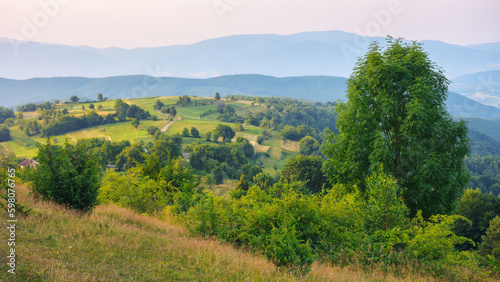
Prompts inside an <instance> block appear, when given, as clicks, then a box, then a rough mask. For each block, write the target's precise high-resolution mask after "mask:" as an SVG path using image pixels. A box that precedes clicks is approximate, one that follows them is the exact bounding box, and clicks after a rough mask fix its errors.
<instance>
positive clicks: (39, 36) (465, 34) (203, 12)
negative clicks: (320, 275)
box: [0, 0, 500, 48]
mask: <svg viewBox="0 0 500 282" xmlns="http://www.w3.org/2000/svg"><path fill="white" fill-rule="evenodd" d="M499 12H500V1H498V0H474V1H472V0H380V1H379V0H343V1H341V0H337V1H335V0H308V1H306V0H141V1H136V0H0V37H11V38H17V39H24V40H31V41H39V42H49V43H59V44H68V45H88V46H93V47H111V46H116V47H122V48H135V47H150V46H151V47H153V46H167V45H174V44H189V43H194V42H198V41H201V40H204V39H209V38H215V37H221V36H226V35H232V34H260V33H277V34H292V33H297V32H303V31H323V30H343V31H347V32H353V33H358V34H364V35H374V36H386V35H392V36H394V37H404V38H406V39H412V40H424V39H433V40H441V41H444V42H448V43H453V44H460V45H467V44H476V43H486V42H497V41H500V17H499Z"/></svg>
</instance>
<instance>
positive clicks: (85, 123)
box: [42, 99, 151, 137]
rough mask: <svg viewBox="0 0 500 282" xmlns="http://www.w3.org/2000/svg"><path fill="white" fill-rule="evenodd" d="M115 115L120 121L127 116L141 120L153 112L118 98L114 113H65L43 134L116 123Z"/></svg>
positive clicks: (43, 131) (43, 130) (45, 135)
mask: <svg viewBox="0 0 500 282" xmlns="http://www.w3.org/2000/svg"><path fill="white" fill-rule="evenodd" d="M115 117H116V118H118V121H125V120H126V119H127V118H130V119H138V120H140V119H147V118H150V117H151V114H150V113H149V112H147V111H145V110H144V109H142V108H140V107H139V106H137V105H128V104H127V103H125V102H123V101H122V100H121V99H118V100H116V102H115V113H114V114H108V115H106V116H105V117H103V116H101V115H99V114H97V113H96V112H94V111H91V112H90V113H88V114H84V115H83V116H81V117H75V116H68V115H63V116H60V117H59V118H57V119H55V120H54V121H53V122H50V123H48V124H47V126H46V127H45V128H43V129H42V136H44V137H48V136H53V135H59V134H64V133H66V132H69V131H74V130H80V129H84V128H88V127H93V126H98V125H103V124H108V123H114V122H116V119H115Z"/></svg>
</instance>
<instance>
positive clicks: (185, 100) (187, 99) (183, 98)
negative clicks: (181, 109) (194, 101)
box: [177, 95, 191, 106]
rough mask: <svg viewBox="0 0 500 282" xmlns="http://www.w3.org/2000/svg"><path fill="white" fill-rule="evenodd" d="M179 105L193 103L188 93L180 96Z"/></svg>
mask: <svg viewBox="0 0 500 282" xmlns="http://www.w3.org/2000/svg"><path fill="white" fill-rule="evenodd" d="M177 105H180V106H189V105H191V98H190V97H189V96H188V95H183V96H179V101H177Z"/></svg>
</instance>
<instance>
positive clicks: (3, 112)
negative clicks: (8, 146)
mask: <svg viewBox="0 0 500 282" xmlns="http://www.w3.org/2000/svg"><path fill="white" fill-rule="evenodd" d="M15 117H16V116H15V115H14V111H13V110H12V109H8V108H4V107H0V124H2V123H4V121H5V120H6V119H9V118H15Z"/></svg>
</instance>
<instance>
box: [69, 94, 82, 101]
mask: <svg viewBox="0 0 500 282" xmlns="http://www.w3.org/2000/svg"><path fill="white" fill-rule="evenodd" d="M69 100H70V101H71V102H72V103H76V102H78V101H80V98H78V96H76V95H73V96H71V97H70V98H69Z"/></svg>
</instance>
